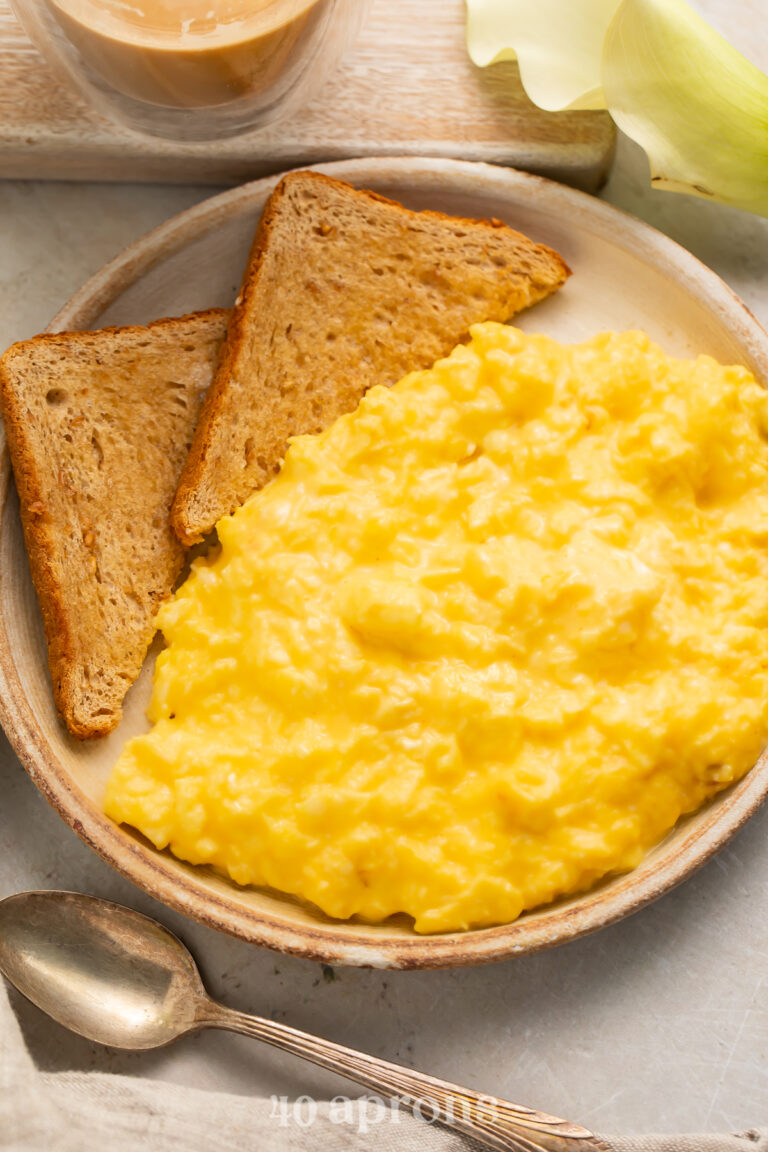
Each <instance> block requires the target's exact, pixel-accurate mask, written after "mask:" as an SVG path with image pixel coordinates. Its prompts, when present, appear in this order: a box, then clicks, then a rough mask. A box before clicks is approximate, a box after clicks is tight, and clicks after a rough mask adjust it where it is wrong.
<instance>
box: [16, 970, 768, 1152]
mask: <svg viewBox="0 0 768 1152" xmlns="http://www.w3.org/2000/svg"><path fill="white" fill-rule="evenodd" d="M374 1113H375V1110H374V1111H372V1113H371V1117H372V1120H373V1117H374ZM292 1115H293V1114H292V1113H291V1112H290V1110H289V1112H288V1122H287V1123H285V1122H282V1123H281V1120H280V1117H279V1116H278V1115H276V1111H275V1106H274V1104H273V1103H272V1102H271V1101H270V1100H268V1099H266V1098H264V1097H247V1096H232V1095H227V1094H224V1093H221V1092H205V1091H201V1090H199V1089H195V1088H183V1087H180V1086H178V1085H176V1084H166V1083H163V1082H162V1081H159V1080H143V1079H141V1078H139V1077H132V1076H113V1075H109V1074H105V1073H100V1072H54V1073H46V1072H41V1071H39V1069H38V1068H36V1067H35V1064H34V1062H33V1060H32V1058H31V1056H30V1054H29V1052H28V1051H27V1048H26V1045H25V1043H24V1038H23V1036H22V1034H21V1030H20V1028H19V1025H18V1023H17V1021H16V1017H15V1016H14V1013H13V1010H12V1008H11V1005H10V1003H9V1001H8V997H7V993H6V990H5V987H4V986H3V984H2V978H0V1149H2V1152H90V1150H91V1149H93V1150H94V1152H308V1150H309V1149H313V1150H314V1149H318V1150H320V1152H324V1150H326V1149H327V1150H328V1152H370V1150H373V1149H375V1150H376V1152H480V1149H481V1148H482V1145H480V1144H479V1143H476V1142H475V1141H472V1140H467V1139H465V1138H463V1137H462V1136H459V1135H457V1134H456V1133H453V1132H451V1131H450V1130H449V1129H447V1128H442V1127H440V1126H438V1125H436V1124H429V1123H427V1122H425V1121H424V1120H418V1119H416V1118H415V1117H412V1116H409V1115H407V1114H406V1113H404V1112H402V1111H398V1112H397V1113H396V1114H395V1117H396V1118H393V1115H392V1114H391V1113H388V1114H387V1115H386V1117H382V1115H381V1110H380V1111H379V1114H378V1115H377V1116H376V1119H375V1122H372V1123H371V1124H370V1126H368V1128H367V1131H363V1130H362V1129H363V1128H365V1127H366V1125H361V1124H360V1123H351V1122H350V1123H346V1122H340V1120H339V1114H338V1113H336V1114H335V1117H336V1118H335V1120H334V1118H333V1117H334V1113H333V1111H332V1108H331V1105H330V1103H329V1102H327V1101H326V1102H318V1104H317V1114H316V1116H314V1117H313V1119H312V1122H311V1123H309V1124H306V1126H304V1125H303V1124H302V1123H298V1122H296V1121H295V1120H294V1119H292ZM603 1139H604V1140H606V1142H607V1143H608V1144H609V1146H610V1148H611V1149H612V1150H613V1152H768V1132H765V1131H764V1132H755V1131H753V1132H745V1133H742V1134H741V1135H732V1136H725V1135H724V1136H647V1137H640V1136H629V1137H603Z"/></svg>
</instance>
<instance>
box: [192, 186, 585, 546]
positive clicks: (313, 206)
mask: <svg viewBox="0 0 768 1152" xmlns="http://www.w3.org/2000/svg"><path fill="white" fill-rule="evenodd" d="M568 275H569V269H568V267H567V265H566V264H565V263H564V261H563V260H562V259H561V257H560V256H558V254H557V253H556V252H553V251H552V250H551V249H550V248H546V247H544V246H543V245H541V244H534V243H533V242H532V241H531V240H529V239H528V238H527V237H525V236H522V235H521V234H520V233H519V232H515V231H513V230H512V229H511V228H508V227H506V225H504V224H502V223H501V222H500V221H498V220H491V221H487V220H462V219H458V218H455V217H450V216H445V215H443V214H442V213H439V212H412V211H410V210H409V209H406V208H404V207H403V206H402V205H401V204H397V203H395V202H394V201H392V200H386V199H385V198H384V197H383V196H379V195H376V194H375V193H373V192H365V191H359V190H357V189H355V188H352V187H351V186H350V185H349V184H343V183H341V182H339V181H338V180H333V179H330V178H329V177H328V176H322V175H320V174H319V173H316V172H296V173H292V174H290V175H288V176H286V177H285V178H284V179H283V181H282V182H281V183H280V184H279V185H278V187H277V189H276V190H275V192H274V193H273V194H272V196H271V198H270V200H269V201H268V203H267V205H266V208H265V210H264V213H263V215H262V218H261V222H260V224H259V227H258V231H257V233H256V238H255V241H254V244H253V248H252V250H251V255H250V259H249V262H248V265H247V268H246V272H245V278H244V281H243V287H242V290H241V293H240V296H239V297H238V301H237V303H236V306H235V309H234V311H233V313H232V318H231V321H230V326H229V332H228V335H227V343H226V348H225V351H224V354H223V355H222V359H221V362H220V364H219V368H218V371H217V373H216V378H215V380H214V383H213V386H212V387H211V389H210V390H209V392H208V395H207V396H206V400H205V403H204V405H203V411H202V414H201V418H200V422H199V424H198V426H197V430H196V432H195V436H194V439H193V442H192V449H191V451H190V454H189V458H188V460H187V463H186V465H185V467H184V470H183V472H182V476H181V480H180V483H179V490H178V492H177V495H176V499H175V501H174V504H173V510H172V513H171V522H172V524H173V526H174V528H175V530H176V532H177V533H178V535H179V538H180V539H181V540H183V541H185V542H186V543H193V542H195V541H197V540H200V539H202V538H203V536H204V535H205V534H206V533H207V532H209V531H210V530H211V529H212V528H213V526H214V524H215V523H216V521H217V520H218V519H219V518H220V517H221V516H224V515H226V514H227V513H230V512H232V511H234V509H235V508H237V507H238V506H239V505H240V504H242V503H243V501H244V500H246V499H247V497H248V496H250V495H251V494H252V493H253V492H255V491H256V490H257V489H258V488H260V487H262V486H263V485H264V484H265V483H266V482H267V481H268V480H269V479H270V478H271V477H272V476H273V475H274V474H275V473H276V472H277V471H278V469H279V467H280V464H281V461H282V458H283V456H284V454H285V450H286V445H287V441H288V437H289V436H293V435H296V434H298V433H303V432H317V431H320V430H322V429H324V428H326V427H327V426H328V425H329V424H331V423H332V422H333V421H334V420H335V419H336V417H338V416H340V415H341V414H342V413H344V412H349V411H351V410H353V409H354V408H355V407H356V406H357V404H358V402H359V400H360V398H361V397H362V396H363V394H364V393H365V392H366V391H367V390H368V389H369V388H370V387H372V386H373V385H374V384H387V385H389V384H394V383H395V382H396V381H397V380H399V379H400V378H401V377H402V376H404V375H406V374H407V373H408V372H411V371H413V370H415V369H418V368H425V367H427V366H428V365H431V364H432V363H433V362H434V361H435V360H436V359H438V358H439V357H441V356H445V355H447V354H448V353H449V352H450V351H451V349H452V348H453V347H454V346H455V345H456V344H457V343H458V342H459V341H460V340H462V339H463V338H465V337H466V335H467V333H468V330H469V328H470V326H471V325H472V324H474V323H476V322H478V321H481V320H499V321H504V320H508V319H509V317H510V316H512V315H513V314H514V313H516V312H519V311H520V309H522V308H525V307H527V306H528V305H529V304H533V303H535V302H536V301H537V300H541V299H542V298H543V297H545V296H548V295H549V294H550V293H551V292H554V291H555V289H556V288H558V287H559V286H560V285H561V284H562V283H563V281H564V280H565V279H566V277H567V276H568Z"/></svg>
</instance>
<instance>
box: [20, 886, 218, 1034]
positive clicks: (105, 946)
mask: <svg viewBox="0 0 768 1152" xmlns="http://www.w3.org/2000/svg"><path fill="white" fill-rule="evenodd" d="M0 971H1V972H2V973H3V974H4V975H5V976H6V977H7V979H8V980H10V982H11V983H12V984H13V985H14V986H15V987H16V988H17V989H18V990H19V992H22V993H23V994H24V996H26V997H27V999H28V1000H31V1001H32V1003H33V1004H36V1005H37V1007H38V1008H42V1010H43V1012H46V1013H47V1014H48V1015H49V1016H51V1017H52V1018H53V1019H54V1020H56V1021H58V1023H59V1024H63V1025H64V1027H65V1028H69V1029H70V1031H72V1032H77V1033H79V1035H80V1036H85V1037H86V1038H87V1039H88V1040H95V1041H96V1042H97V1043H98V1044H106V1045H108V1046H109V1047H110V1048H128V1049H133V1050H137V1049H146V1048H157V1047H160V1046H162V1045H164V1044H170V1042H171V1041H172V1040H176V1039H177V1038H178V1037H179V1036H183V1035H184V1034H185V1033H186V1032H190V1031H194V1030H195V1029H196V1028H198V1027H200V1023H199V1020H198V1016H199V1011H200V1007H201V1005H202V1004H204V1003H205V1002H206V1001H207V999H208V998H207V995H206V992H205V989H204V988H203V984H202V981H201V979H200V975H199V973H198V970H197V967H196V966H195V962H194V960H193V959H192V957H191V955H190V954H189V952H188V951H187V949H186V948H185V947H184V945H183V944H182V943H181V941H180V940H179V939H178V938H177V937H176V936H174V935H173V933H172V932H169V931H168V929H167V928H164V927H163V926H162V925H161V924H158V923H157V922H156V921H155V920H150V919H149V918H148V917H147V916H142V915H141V913H139V912H134V911H133V910H132V909H130V908H123V907H121V906H120V905H118V904H112V903H110V902H109V901H107V900H97V899H95V898H94V897H92V896H84V895H81V894H80V893H77V892H23V893H20V894H19V895H17V896H9V897H8V898H7V899H6V900H2V901H0Z"/></svg>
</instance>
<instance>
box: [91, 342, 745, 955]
mask: <svg viewBox="0 0 768 1152" xmlns="http://www.w3.org/2000/svg"><path fill="white" fill-rule="evenodd" d="M767 418H768V409H767V399H766V394H765V393H764V392H763V391H762V389H761V388H759V387H758V385H757V384H756V383H755V381H754V380H753V378H752V377H751V376H750V375H749V373H748V372H747V371H746V370H745V369H743V368H726V367H721V366H720V365H718V364H717V363H715V362H714V361H713V360H711V359H709V358H708V357H706V356H701V357H699V358H698V359H697V360H696V361H695V362H691V361H682V360H674V359H671V358H670V357H668V356H666V355H665V354H664V353H663V352H662V351H661V350H660V349H659V348H657V347H655V346H654V345H653V344H652V343H651V342H650V341H649V340H648V338H647V337H646V336H645V335H643V334H642V333H638V332H629V333H625V334H623V335H616V334H604V335H600V336H597V337H595V338H594V339H592V340H589V341H587V342H586V343H584V344H580V345H577V346H573V347H564V346H561V345H559V344H557V343H555V342H554V341H552V340H550V339H547V338H546V337H544V336H527V335H524V334H523V333H522V332H520V331H518V330H516V329H514V328H509V327H505V326H502V325H498V324H490V323H489V324H481V325H479V326H477V327H475V328H474V329H473V332H472V339H471V343H470V344H469V345H468V346H461V347H458V348H457V349H456V350H455V351H454V352H453V353H452V355H451V356H449V357H448V358H447V359H445V360H442V361H440V362H438V363H437V364H436V365H435V366H434V368H432V369H431V370H429V371H425V372H417V373H415V374H413V375H411V376H408V377H407V378H406V379H404V380H403V381H401V382H400V383H399V384H398V385H396V386H395V387H394V388H393V389H391V390H389V391H388V390H386V389H383V388H375V389H373V390H372V391H371V392H370V393H369V394H368V395H367V396H366V397H365V399H364V400H363V402H362V403H361V405H360V407H359V409H358V410H357V411H356V412H354V413H353V414H351V415H349V416H345V417H343V418H342V419H340V420H338V421H337V423H336V424H334V425H333V427H332V428H330V429H329V430H328V431H327V432H325V433H324V434H322V435H320V436H304V437H299V438H298V439H296V440H294V441H293V443H292V445H291V447H290V449H289V451H288V453H287V456H286V460H285V465H284V468H283V470H282V472H281V474H280V475H279V477H278V478H277V479H276V480H275V481H274V482H273V483H272V484H271V485H269V487H268V488H266V489H265V490H264V491H262V492H260V493H258V494H257V495H256V496H254V497H253V498H252V499H251V500H250V501H249V502H248V503H247V504H246V505H245V506H244V507H243V508H241V509H240V510H239V511H238V512H236V513H235V514H234V515H233V516H232V517H230V518H227V519H225V520H223V521H222V522H221V523H220V524H219V526H218V527H219V538H220V545H221V548H220V552H219V553H218V554H216V555H215V556H214V557H212V558H208V559H204V560H199V561H197V562H196V564H195V566H194V569H193V571H192V574H191V576H190V577H189V579H188V580H187V582H186V583H185V584H184V585H183V587H182V588H181V589H180V590H179V592H178V593H177V594H176V596H175V598H174V599H173V601H172V602H171V603H169V604H168V605H167V606H166V607H164V608H163V610H162V613H161V616H160V626H161V627H162V630H163V632H164V633H165V637H166V640H167V644H168V647H167V648H166V650H165V651H164V652H163V653H162V655H161V656H160V658H159V660H158V663H157V670H156V675H155V686H154V695H153V699H152V705H151V719H152V720H153V721H154V727H153V728H152V730H151V731H150V732H149V733H148V734H146V735H143V736H140V737H138V738H136V739H133V740H132V741H131V742H130V743H129V744H128V745H127V747H126V748H125V750H124V751H123V754H122V756H121V758H120V760H119V762H118V764H117V766H116V768H115V769H114V773H113V775H112V778H111V781H110V784H109V789H108V796H107V803H106V807H107V811H108V813H109V814H110V815H111V816H112V817H113V818H114V819H115V820H118V821H126V822H127V823H129V824H132V825H134V826H135V827H136V828H138V829H140V830H141V831H142V832H143V833H144V834H145V835H146V836H148V837H149V839H150V840H151V841H153V843H154V844H156V845H157V847H158V848H164V847H166V846H170V848H171V850H172V851H173V852H174V853H176V854H177V855H178V856H180V857H182V858H183V859H185V860H188V861H192V862H194V863H199V864H210V865H213V866H215V867H216V868H218V869H222V870H224V871H226V872H227V873H228V874H229V875H230V876H231V877H232V878H233V879H234V880H236V881H237V882H239V883H240V884H257V885H268V886H271V887H272V888H275V889H279V890H281V891H283V892H288V893H293V894H295V895H297V896H299V897H302V898H304V899H305V900H307V901H311V902H312V903H313V904H315V905H317V906H318V907H319V908H320V909H322V910H323V912H325V913H327V914H328V915H329V916H334V917H349V916H358V917H361V918H363V919H365V920H367V921H380V920H382V919H384V918H385V917H387V916H389V915H391V914H392V913H396V912H405V913H408V914H409V915H410V916H412V917H413V918H414V921H415V928H416V930H417V931H418V932H441V931H448V930H453V929H464V928H472V927H478V926H482V925H490V924H498V923H503V922H507V921H510V920H513V919H514V918H515V917H516V916H518V915H519V914H520V913H521V912H522V911H523V909H526V908H532V907H534V906H535V905H539V904H542V903H544V902H545V901H549V900H552V899H553V898H554V897H557V896H558V895H560V894H562V893H570V892H574V891H576V890H579V889H583V888H585V887H586V886H587V885H589V884H591V883H593V882H594V881H595V880H597V879H598V878H599V877H602V876H604V875H606V874H607V873H609V872H614V871H617V870H624V869H629V868H632V867H633V866H635V865H636V864H637V863H638V862H639V861H640V860H641V858H642V857H643V855H644V854H645V853H646V852H647V851H648V850H649V849H650V848H651V847H652V846H653V845H654V844H656V843H657V842H658V841H659V840H660V839H661V838H662V837H663V836H664V835H665V833H667V832H668V831H669V830H670V829H671V828H672V826H673V825H674V824H675V821H676V820H677V819H678V817H679V816H680V815H681V813H684V812H689V811H691V810H692V809H695V808H697V807H698V806H700V805H701V804H703V803H704V802H705V801H706V800H707V798H708V797H710V796H712V795H713V794H714V793H716V792H717V791H718V790H719V789H721V788H724V787H725V786H726V785H727V784H729V783H730V782H731V781H734V780H737V779H738V778H739V777H740V776H742V775H743V774H744V773H745V772H746V771H747V770H748V769H749V767H750V766H751V765H752V764H753V763H754V761H755V760H756V758H757V756H758V754H759V753H760V751H761V749H762V747H763V745H764V744H765V743H766V741H767V740H768V447H767V446H766V421H767Z"/></svg>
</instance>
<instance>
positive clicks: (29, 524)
mask: <svg viewBox="0 0 768 1152" xmlns="http://www.w3.org/2000/svg"><path fill="white" fill-rule="evenodd" d="M227 315H228V313H227V310H225V309H220V308H215V309H208V310H206V311H204V312H198V313H191V314H188V315H186V316H183V317H168V318H163V319H160V320H156V321H154V322H153V323H151V324H148V325H146V326H141V325H132V326H130V327H126V328H119V327H112V328H105V329H100V330H99V331H97V332H60V333H50V334H44V335H41V336H36V337H34V338H33V339H31V340H25V341H21V342H19V343H17V344H14V345H12V346H11V347H10V348H9V349H8V350H7V351H6V352H5V354H4V355H3V356H2V358H0V411H1V412H2V417H3V420H4V423H5V431H6V437H7V442H8V449H9V454H10V458H11V464H12V467H13V474H14V479H15V483H16V488H17V491H18V495H19V504H20V514H21V522H22V528H23V531H24V539H25V543H26V547H27V552H28V555H29V562H30V570H31V575H32V580H33V583H34V586H35V590H36V592H37V597H38V601H39V603H40V608H41V613H42V617H43V627H44V631H45V636H46V641H47V646H48V664H49V669H50V674H51V680H52V684H53V691H54V698H55V701H56V706H57V709H58V711H59V713H60V714H61V716H62V718H63V720H64V722H65V724H66V726H67V728H68V730H69V731H70V733H71V734H72V735H73V736H75V737H76V738H77V739H80V740H85V739H94V738H97V737H100V736H105V735H106V734H107V733H108V732H110V731H111V730H112V729H113V728H115V727H116V725H117V724H118V723H119V720H120V715H121V707H120V706H121V702H122V698H123V696H124V695H125V692H126V691H127V690H128V688H129V687H130V684H131V682H132V680H133V679H134V678H135V675H137V674H138V670H139V667H140V663H141V659H143V655H144V654H145V653H146V649H147V648H148V646H149V644H150V643H151V640H152V636H153V635H154V631H155V629H154V624H153V621H152V620H147V621H146V625H145V627H144V629H143V632H142V634H141V635H137V636H136V649H137V652H138V651H139V650H140V652H141V657H140V658H138V667H136V668H135V671H134V670H133V668H131V669H130V670H126V669H125V668H115V669H110V670H109V672H110V676H111V677H112V679H113V681H114V689H113V690H111V691H106V690H105V692H104V698H105V709H104V713H103V714H101V715H99V714H98V712H99V711H100V710H99V709H95V710H94V709H93V708H91V707H89V706H88V699H87V698H85V697H84V693H83V682H82V650H81V648H82V646H81V643H80V642H79V634H78V629H79V625H80V624H81V622H80V621H79V620H78V619H77V618H75V617H74V616H73V611H72V604H71V603H70V602H69V597H68V595H67V589H66V580H65V579H64V577H63V575H62V572H63V569H62V565H61V562H60V558H61V552H62V549H63V548H66V547H67V541H66V540H65V539H63V538H62V536H61V532H62V525H61V524H59V523H57V521H56V517H55V515H54V514H53V512H52V510H51V508H50V507H49V499H48V493H49V491H50V488H51V483H52V478H51V475H50V467H51V462H50V460H48V459H46V458H45V456H44V455H43V453H42V451H41V449H42V446H41V445H40V444H39V443H38V442H36V440H35V435H34V432H33V430H32V428H31V425H30V408H31V402H32V401H31V397H30V395H29V392H28V391H27V390H25V385H24V383H23V376H24V372H23V368H24V365H25V364H27V365H28V364H29V363H30V361H34V359H35V357H36V356H37V355H38V354H39V353H41V352H42V350H43V349H46V350H52V351H55V352H57V353H59V354H61V355H62V356H63V357H64V358H65V359H66V358H68V357H71V356H72V354H73V353H74V352H75V350H79V351H81V352H83V351H85V350H87V349H89V347H96V346H100V347H105V346H106V342H108V341H110V340H113V341H116V342H118V343H119V344H121V345H129V344H130V342H131V341H133V340H135V339H141V338H144V337H145V336H146V335H147V334H149V336H150V337H151V336H152V335H154V334H157V333H158V332H159V333H165V334H174V332H175V331H176V330H178V331H180V332H181V331H183V330H184V328H185V326H189V325H190V324H192V325H197V324H198V323H199V324H200V326H201V328H202V327H203V325H205V324H207V323H210V324H211V325H213V326H214V327H215V326H216V325H217V324H218V325H219V326H220V327H221V328H222V334H223V327H224V321H225V318H226V317H227ZM55 383H56V381H55V380H53V379H52V380H50V384H51V385H53V384H55ZM128 403H130V400H129V401H128ZM59 483H61V480H59ZM169 504H170V494H169ZM172 539H173V538H172V537H171V536H170V534H169V549H168V554H167V560H168V564H169V567H170V568H172V569H173V571H174V572H175V574H176V575H178V572H180V570H181V567H182V565H183V561H184V550H183V548H182V547H181V546H180V545H179V546H178V547H176V546H174V547H171V542H172ZM82 580H83V581H89V580H91V581H92V580H93V574H92V573H89V572H87V571H83V572H82ZM170 592H171V586H170V584H169V586H168V587H167V588H166V589H165V591H164V594H163V595H162V596H160V597H157V598H156V599H157V606H159V603H160V601H161V600H162V599H164V598H166V597H167V596H168V595H169V594H170ZM153 599H154V598H153ZM134 663H135V661H134Z"/></svg>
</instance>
